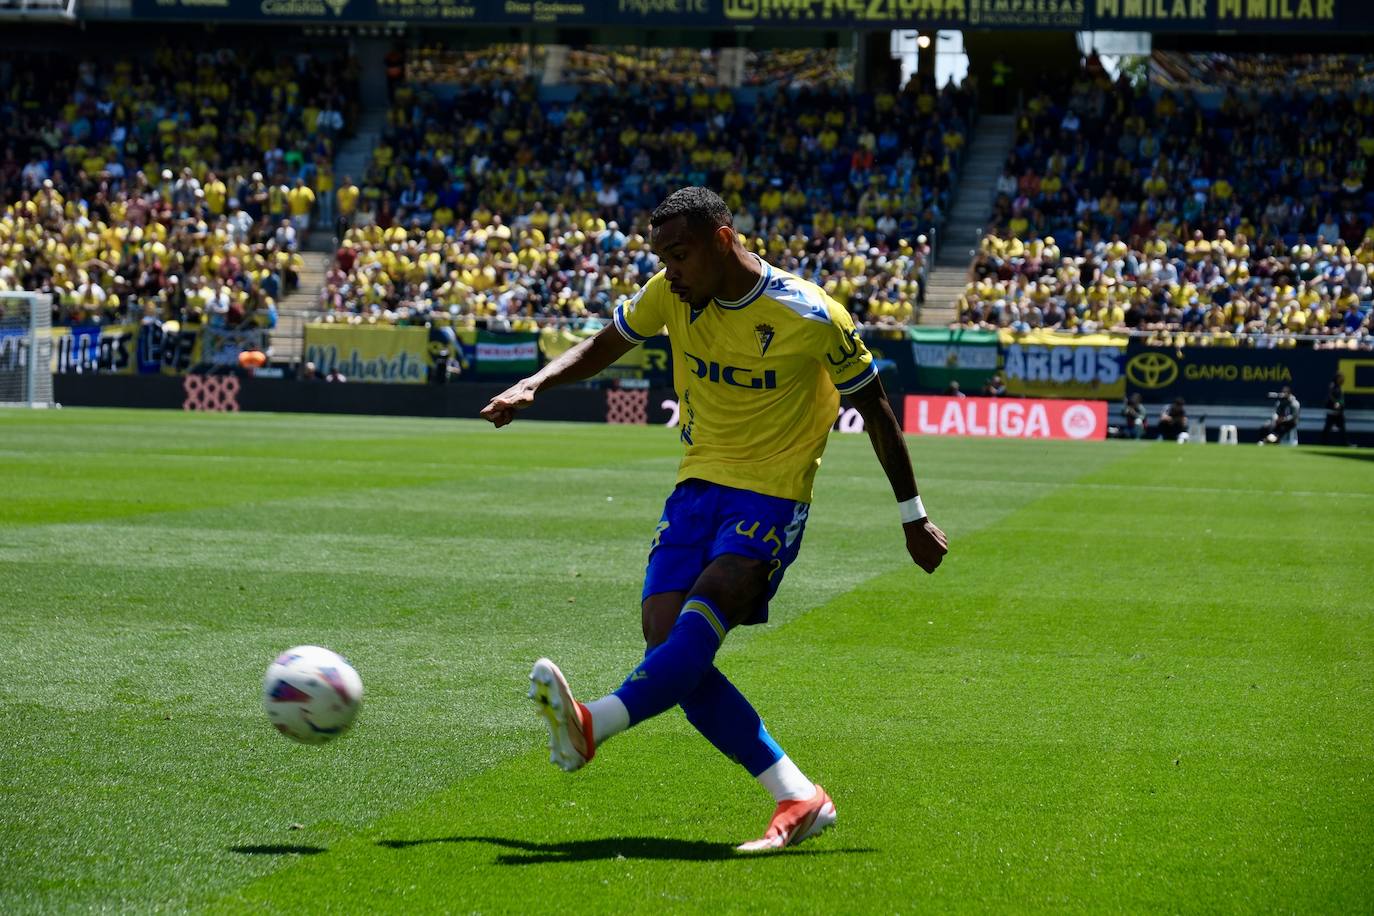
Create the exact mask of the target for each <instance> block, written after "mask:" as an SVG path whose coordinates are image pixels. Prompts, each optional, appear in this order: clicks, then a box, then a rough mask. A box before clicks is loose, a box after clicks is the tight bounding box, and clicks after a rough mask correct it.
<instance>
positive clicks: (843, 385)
mask: <svg viewBox="0 0 1374 916" xmlns="http://www.w3.org/2000/svg"><path fill="white" fill-rule="evenodd" d="M877 377H878V370H877V369H874V368H873V364H872V363H869V364H868V365H867V366H864V368H863V371H862V372H860V373H859V374H858V375H856V376H854V377H853V378H852V379H850V380H849V381H847V382H837V383H836V384H835V390H836V391H838V392H839V393H840V394H853V393H854V392H856V391H858V390H859V389H860V388H862V387H863V386H865V385H867V384H868V383H869V382H871V381H873V380H874V379H875V378H877Z"/></svg>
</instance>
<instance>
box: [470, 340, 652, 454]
mask: <svg viewBox="0 0 1374 916" xmlns="http://www.w3.org/2000/svg"><path fill="white" fill-rule="evenodd" d="M634 346H635V345H634V344H632V343H630V342H629V341H628V340H626V339H625V338H624V337H622V336H621V334H620V332H619V331H617V330H616V329H615V328H614V327H613V326H612V325H607V326H606V327H604V328H602V329H601V330H600V331H599V332H597V334H596V335H595V336H593V337H589V338H587V339H586V340H584V341H582V342H581V343H579V344H577V345H576V346H574V347H573V348H572V349H571V350H569V351H568V352H566V353H564V354H563V355H562V356H560V357H558V358H557V359H555V360H554V361H553V362H551V363H549V364H548V365H547V366H545V367H544V368H543V369H540V370H539V371H538V372H536V373H535V374H534V375H531V376H530V377H528V378H523V379H521V380H520V381H518V382H516V383H515V384H514V385H511V386H510V387H509V388H507V389H506V390H505V391H503V392H501V393H500V394H498V395H497V396H496V397H494V398H492V399H491V402H490V403H489V404H487V406H486V407H483V408H482V414H481V415H482V419H484V420H490V421H491V422H492V423H493V424H494V425H495V426H497V427H498V428H499V427H502V426H505V425H506V424H507V423H509V422H511V421H512V420H514V419H515V412H516V411H518V410H524V409H525V408H526V407H528V406H530V405H531V404H533V403H534V396H535V395H536V394H538V393H539V392H540V391H545V390H547V389H549V388H554V387H557V386H558V385H566V384H568V383H569V382H580V381H583V380H585V379H589V378H591V377H592V376H593V375H596V374H597V373H598V372H600V371H601V370H602V369H605V368H606V367H607V366H609V365H610V364H611V363H613V362H615V361H616V360H618V359H620V357H622V356H624V355H625V354H626V353H628V352H630V350H631V349H633V347H634Z"/></svg>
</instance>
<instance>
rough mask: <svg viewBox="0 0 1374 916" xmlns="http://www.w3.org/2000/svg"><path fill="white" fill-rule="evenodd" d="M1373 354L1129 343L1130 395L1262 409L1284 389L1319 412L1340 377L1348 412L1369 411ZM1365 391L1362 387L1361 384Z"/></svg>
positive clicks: (1152, 400)
mask: <svg viewBox="0 0 1374 916" xmlns="http://www.w3.org/2000/svg"><path fill="white" fill-rule="evenodd" d="M1371 366H1374V354H1370V353H1368V352H1365V351H1358V350H1316V349H1313V348H1312V347H1305V346H1304V347H1275V348H1272V349H1271V348H1262V347H1151V346H1146V345H1145V342H1144V341H1142V340H1140V339H1138V338H1133V339H1132V340H1131V343H1130V346H1129V347H1128V348H1127V350H1126V367H1125V380H1126V391H1127V393H1128V394H1139V395H1140V396H1141V397H1143V398H1144V399H1145V401H1146V403H1164V402H1166V401H1172V400H1173V399H1174V398H1183V399H1184V400H1186V401H1187V402H1188V403H1190V404H1229V405H1235V406H1260V405H1268V404H1272V403H1273V398H1271V397H1270V396H1269V393H1270V392H1271V391H1277V390H1278V389H1279V388H1282V387H1283V386H1284V385H1287V386H1288V387H1290V388H1292V389H1293V394H1295V395H1296V396H1297V398H1298V400H1299V401H1301V402H1302V404H1303V405H1304V406H1305V407H1308V408H1311V409H1320V408H1321V407H1322V406H1323V405H1324V404H1325V403H1326V389H1327V386H1328V385H1329V384H1330V383H1331V379H1332V378H1333V377H1334V376H1335V374H1336V373H1337V372H1338V371H1340V372H1342V373H1344V375H1345V377H1346V391H1347V393H1348V394H1349V395H1351V399H1350V401H1349V402H1348V405H1347V406H1349V407H1351V408H1352V409H1361V408H1365V407H1368V406H1371V405H1370V404H1369V401H1368V400H1367V399H1366V398H1365V397H1363V395H1364V394H1365V392H1366V391H1367V390H1371V389H1374V385H1370V382H1371V381H1374V378H1367V377H1366V373H1367V372H1368V371H1369V370H1370V367H1371ZM1362 383H1363V384H1364V385H1366V386H1369V387H1368V388H1365V387H1361V384H1362Z"/></svg>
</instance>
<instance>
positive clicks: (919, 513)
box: [897, 496, 926, 525]
mask: <svg viewBox="0 0 1374 916" xmlns="http://www.w3.org/2000/svg"><path fill="white" fill-rule="evenodd" d="M897 511H898V512H900V513H902V524H903V525H905V524H906V523H907V522H916V521H920V520H921V519H923V518H925V517H926V507H925V506H923V505H921V497H919V496H913V497H911V499H908V500H907V501H906V502H901V503H897Z"/></svg>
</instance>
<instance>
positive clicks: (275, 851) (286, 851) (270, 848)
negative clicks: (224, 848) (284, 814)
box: [229, 843, 328, 856]
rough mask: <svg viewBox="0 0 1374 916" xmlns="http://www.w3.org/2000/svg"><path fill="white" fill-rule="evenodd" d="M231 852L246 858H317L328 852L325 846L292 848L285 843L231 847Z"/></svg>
mask: <svg viewBox="0 0 1374 916" xmlns="http://www.w3.org/2000/svg"><path fill="white" fill-rule="evenodd" d="M229 851H230V852H237V853H241V854H242V855H245V856H316V855H319V854H320V853H322V852H327V851H328V850H326V849H325V848H324V847H323V846H292V845H289V844H285V843H263V844H260V845H256V846H230V847H229Z"/></svg>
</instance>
